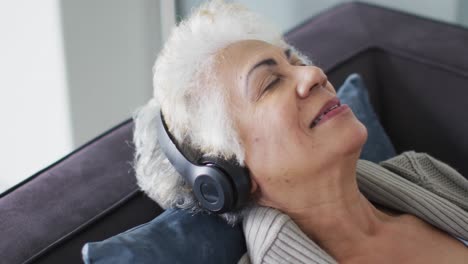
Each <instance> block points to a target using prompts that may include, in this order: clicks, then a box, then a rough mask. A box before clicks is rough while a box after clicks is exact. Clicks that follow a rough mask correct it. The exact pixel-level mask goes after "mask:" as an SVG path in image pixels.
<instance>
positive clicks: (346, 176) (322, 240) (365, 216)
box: [284, 162, 389, 260]
mask: <svg viewBox="0 0 468 264" xmlns="http://www.w3.org/2000/svg"><path fill="white" fill-rule="evenodd" d="M350 164H353V163H350ZM356 166H357V163H356V162H354V165H350V166H343V167H342V168H343V169H336V170H335V171H332V172H330V171H328V172H327V175H324V176H326V177H323V179H326V181H327V182H326V184H325V185H324V184H319V185H316V189H315V190H313V188H311V189H312V190H311V191H310V192H309V193H310V196H309V197H307V198H306V197H303V198H306V199H307V200H308V201H309V205H308V206H307V207H303V208H300V209H297V208H296V209H290V210H287V209H286V210H284V211H285V213H286V214H288V215H289V216H290V217H291V218H292V219H293V220H294V222H295V223H296V224H297V225H298V226H299V227H300V228H301V230H302V231H303V232H304V233H305V234H307V235H308V236H309V237H310V238H311V239H312V240H314V241H315V242H316V243H318V244H319V245H320V246H321V247H322V248H323V249H325V250H326V251H327V252H329V253H330V254H332V255H333V256H334V257H335V258H336V259H337V260H338V259H344V258H346V257H347V256H349V255H350V254H352V253H353V248H354V246H355V245H359V242H362V241H363V239H366V238H371V237H375V236H377V235H378V234H379V232H380V231H381V230H382V227H383V226H384V224H385V222H386V220H388V219H389V216H388V215H386V214H384V213H383V212H381V211H379V210H378V209H376V208H375V207H374V206H373V205H372V204H371V203H370V202H369V200H367V199H366V198H365V197H364V196H363V195H362V194H361V192H360V191H359V189H358V185H357V179H356ZM344 168H346V169H344ZM323 186H326V188H324V187H323ZM320 187H321V188H320ZM310 201H313V202H312V203H311V202H310Z"/></svg>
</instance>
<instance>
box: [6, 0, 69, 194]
mask: <svg viewBox="0 0 468 264" xmlns="http://www.w3.org/2000/svg"><path fill="white" fill-rule="evenodd" d="M59 15H60V11H59V5H58V0H42V1H28V0H15V1H0V72H1V75H0V76H1V77H0V120H1V129H0V138H1V141H2V144H1V148H0V172H1V174H0V192H1V191H2V190H4V189H6V188H7V187H9V186H12V185H13V184H15V183H16V182H18V181H19V180H20V179H23V178H25V177H27V176H29V175H31V174H33V173H34V172H36V171H37V170H39V169H41V168H43V167H45V166H47V165H49V164H50V163H52V162H54V161H55V160H57V159H58V158H60V157H61V156H63V155H65V154H67V153H68V152H70V151H71V150H72V137H71V126H70V111H69V110H70V109H69V105H68V91H67V87H66V76H65V71H64V63H65V60H64V53H63V43H62V34H61V27H60V17H59Z"/></svg>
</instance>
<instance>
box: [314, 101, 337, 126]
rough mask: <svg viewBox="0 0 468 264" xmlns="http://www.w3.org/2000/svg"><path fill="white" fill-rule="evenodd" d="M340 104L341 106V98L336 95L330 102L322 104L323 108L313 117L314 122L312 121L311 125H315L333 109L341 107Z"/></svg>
mask: <svg viewBox="0 0 468 264" xmlns="http://www.w3.org/2000/svg"><path fill="white" fill-rule="evenodd" d="M340 106H341V103H340V100H339V99H338V97H334V98H332V99H330V100H329V101H328V102H326V103H325V104H324V105H323V106H322V108H321V109H320V111H319V112H318V113H317V115H316V116H315V117H314V119H312V122H311V124H310V126H309V127H310V128H313V127H315V126H316V125H317V124H318V123H319V122H320V120H322V118H323V117H324V116H325V115H326V114H327V113H329V112H330V111H332V110H333V109H335V108H337V107H340Z"/></svg>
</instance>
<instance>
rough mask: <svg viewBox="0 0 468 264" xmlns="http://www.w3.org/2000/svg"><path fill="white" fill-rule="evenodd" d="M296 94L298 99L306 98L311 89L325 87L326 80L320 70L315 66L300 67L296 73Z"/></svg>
mask: <svg viewBox="0 0 468 264" xmlns="http://www.w3.org/2000/svg"><path fill="white" fill-rule="evenodd" d="M296 78H297V80H298V81H297V86H296V92H297V95H298V96H299V97H300V98H307V97H308V96H309V95H310V93H311V92H312V90H313V89H315V88H319V87H325V86H326V84H327V82H328V78H327V76H326V75H325V73H324V72H323V71H322V69H320V68H318V67H315V66H301V67H298V68H297V72H296Z"/></svg>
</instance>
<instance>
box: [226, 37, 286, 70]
mask: <svg viewBox="0 0 468 264" xmlns="http://www.w3.org/2000/svg"><path fill="white" fill-rule="evenodd" d="M281 52H283V50H282V49H281V48H279V47H277V46H274V45H271V44H269V43H267V42H264V41H261V40H242V41H238V42H234V43H232V44H230V45H228V46H227V47H225V48H224V49H222V50H220V51H219V52H218V55H219V57H220V58H221V65H223V64H226V63H227V64H230V66H234V65H236V66H244V65H246V64H247V65H248V63H249V62H255V61H258V60H259V59H261V58H264V57H265V56H268V55H273V54H275V53H281Z"/></svg>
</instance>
